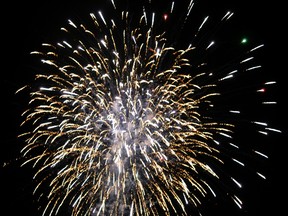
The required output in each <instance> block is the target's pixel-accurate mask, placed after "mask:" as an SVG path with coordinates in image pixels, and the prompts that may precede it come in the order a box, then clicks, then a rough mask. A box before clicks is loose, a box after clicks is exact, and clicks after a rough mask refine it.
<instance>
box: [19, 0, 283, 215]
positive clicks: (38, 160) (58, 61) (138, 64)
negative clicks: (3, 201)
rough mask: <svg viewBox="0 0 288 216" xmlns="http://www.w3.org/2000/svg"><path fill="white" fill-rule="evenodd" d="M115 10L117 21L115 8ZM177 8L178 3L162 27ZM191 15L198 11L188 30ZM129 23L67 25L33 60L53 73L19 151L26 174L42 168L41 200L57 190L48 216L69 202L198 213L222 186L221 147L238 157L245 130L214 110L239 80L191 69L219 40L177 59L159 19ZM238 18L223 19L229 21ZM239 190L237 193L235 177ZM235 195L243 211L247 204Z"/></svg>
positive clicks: (29, 114) (42, 82)
mask: <svg viewBox="0 0 288 216" xmlns="http://www.w3.org/2000/svg"><path fill="white" fill-rule="evenodd" d="M110 3H111V4H112V7H113V8H114V11H115V12H116V13H119V9H118V6H117V1H113V0H111V2H110ZM150 4H151V3H150ZM150 4H149V5H150ZM176 7H177V4H176V3H174V2H170V5H169V8H170V10H169V11H170V12H169V13H168V14H165V16H164V21H166V20H167V18H168V17H169V15H171V14H173V12H174V9H175V8H176ZM193 7H194V2H193V1H190V2H189V4H188V5H187V8H186V16H185V19H184V21H183V26H184V23H185V22H186V21H187V20H188V19H189V17H190V13H191V10H192V8H193ZM130 14H131V12H129V11H121V15H120V17H121V18H117V19H107V18H106V17H105V14H103V13H102V12H101V11H99V12H98V13H91V14H90V21H89V22H91V23H93V26H92V28H91V27H87V26H86V25H85V24H78V23H76V22H73V21H72V20H68V26H67V27H63V28H62V30H63V31H64V32H65V33H66V38H67V39H65V41H62V42H59V43H43V44H42V45H43V46H42V48H43V49H42V50H41V51H34V52H32V54H35V55H39V56H41V59H42V62H43V63H44V64H45V65H47V68H49V70H48V72H47V73H41V74H37V75H36V82H35V86H33V87H32V89H35V90H33V91H32V92H31V94H30V96H31V100H30V103H29V109H28V110H27V111H26V112H24V113H23V115H24V116H25V120H24V122H23V124H24V125H26V124H28V125H29V127H30V128H33V129H31V130H30V131H28V132H25V133H23V134H21V137H25V138H26V143H27V145H26V146H25V147H24V148H23V150H22V153H23V157H24V158H26V161H25V162H24V164H26V163H31V162H32V163H34V166H35V167H37V172H36V174H35V178H36V179H40V181H39V185H38V186H37V187H36V189H35V190H40V188H42V187H43V186H44V187H47V186H48V187H49V192H48V194H47V199H48V203H47V205H46V207H45V209H44V211H43V215H55V214H57V213H59V211H60V209H61V207H63V206H65V205H67V204H68V205H69V206H71V207H72V211H71V214H72V215H171V214H172V213H175V214H177V215H189V213H190V212H189V209H187V207H186V206H187V205H188V204H189V205H190V206H191V205H192V206H194V207H195V208H197V207H198V206H200V205H201V202H202V200H203V198H205V197H206V196H211V195H212V196H213V195H214V196H216V195H215V192H214V191H213V186H212V185H210V183H209V182H214V181H216V182H217V181H221V176H220V174H219V173H218V172H217V170H218V169H217V168H216V169H215V168H214V167H215V164H217V166H220V167H221V166H222V165H223V163H224V161H223V159H222V156H221V155H222V151H223V147H219V146H221V145H225V144H222V143H227V144H226V145H230V146H232V147H233V148H239V147H238V146H237V145H236V144H232V142H233V141H232V140H233V133H234V129H235V127H237V125H235V124H234V123H231V122H229V121H226V119H225V118H224V119H223V120H221V115H222V114H220V115H219V114H218V115H219V116H216V117H215V113H216V114H217V112H215V107H214V102H215V101H216V102H217V100H218V98H219V97H220V98H221V92H219V90H218V89H217V86H218V85H219V83H222V82H225V81H226V80H229V79H232V78H233V77H234V76H235V74H237V73H238V71H237V70H234V71H232V72H231V71H229V72H227V73H226V72H225V73H217V74H214V73H212V72H211V71H208V70H207V71H206V69H205V67H206V65H207V63H206V62H200V63H197V65H194V63H193V61H192V60H191V59H190V56H191V55H193V53H194V52H196V53H197V50H198V49H202V50H203V51H207V52H208V51H209V49H210V48H211V47H213V45H214V41H212V42H207V44H206V45H205V46H204V47H199V48H198V47H197V46H196V45H193V44H190V43H189V44H188V45H187V46H186V48H184V49H176V48H175V47H174V46H172V44H173V43H174V42H173V41H172V42H171V41H169V39H168V37H166V35H167V34H169V32H166V31H161V32H159V31H158V29H157V28H156V27H155V25H156V22H157V21H156V20H157V19H163V14H160V15H159V14H155V13H153V12H151V13H150V10H149V9H148V8H146V7H143V8H142V14H141V15H140V17H139V18H138V22H136V25H133V24H130V23H131V15H130ZM232 15H233V13H231V12H227V13H226V14H225V15H224V16H223V18H222V20H221V22H224V21H227V20H228V19H230V17H231V16H232ZM133 19H135V15H134V16H133ZM208 20H209V18H208V17H206V18H205V19H204V20H203V22H202V23H200V25H199V28H198V30H197V31H196V33H195V38H197V35H198V33H199V32H201V29H202V28H203V26H205V25H206V22H208ZM91 23H90V24H91ZM87 25H88V24H87ZM88 26H90V25H88ZM183 26H182V27H183ZM262 46H263V45H260V46H256V47H255V48H253V49H251V50H250V51H249V52H248V53H251V52H254V51H255V50H257V49H258V48H261V47H262ZM191 53H192V54H191ZM252 60H253V57H249V56H248V57H247V58H246V59H242V60H241V61H240V62H238V63H239V64H240V65H241V64H242V65H244V64H246V63H247V62H249V61H252ZM259 67H260V66H257V65H256V66H251V67H247V68H246V69H245V70H257V69H258V68H259ZM211 80H212V82H211ZM270 84H274V82H267V85H270ZM258 91H260V92H261V89H260V90H258ZM266 103H269V102H266ZM270 103H271V102H270ZM229 112H230V113H231V114H239V113H240V111H239V110H229V111H228V113H229ZM219 119H220V120H219ZM252 123H253V124H256V125H257V126H260V127H264V128H263V129H261V130H260V132H261V133H263V134H265V133H267V132H268V131H274V132H275V131H276V132H280V131H278V130H276V129H273V128H269V127H268V125H267V123H263V122H258V121H252ZM219 143H221V145H219ZM255 153H256V154H258V155H260V156H263V157H267V156H266V155H265V154H264V153H261V152H259V151H255ZM232 161H234V162H236V163H238V164H240V165H242V166H244V163H243V162H241V161H240V160H238V159H236V158H232ZM258 175H259V176H261V177H263V178H265V176H263V174H261V173H259V174H258ZM231 182H233V183H234V184H235V185H236V186H237V187H241V183H239V182H238V180H237V179H235V178H233V177H231ZM230 197H231V198H232V199H233V200H234V201H235V203H236V204H237V205H238V206H239V207H240V208H241V206H242V202H241V200H240V199H239V198H238V197H237V196H236V195H234V194H231V195H230Z"/></svg>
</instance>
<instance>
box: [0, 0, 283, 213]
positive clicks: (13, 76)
mask: <svg viewBox="0 0 288 216" xmlns="http://www.w3.org/2000/svg"><path fill="white" fill-rule="evenodd" d="M198 1H201V0H198ZM24 2H25V3H24ZM24 2H21V3H13V2H11V1H10V2H8V3H7V4H5V6H2V13H1V42H2V43H1V54H2V55H1V62H2V63H1V66H2V67H1V80H2V83H1V91H0V92H1V104H2V106H1V111H2V124H1V137H2V139H1V140H2V141H1V151H0V165H1V166H0V179H1V184H0V187H1V195H2V197H1V202H0V209H1V212H2V213H0V214H1V215H3V216H4V215H9V216H16V215H29V216H30V215H31V216H38V215H41V213H40V212H39V211H37V208H38V206H39V204H38V203H37V197H35V196H33V195H32V192H33V188H34V184H33V182H32V178H33V171H32V169H31V166H25V167H21V168H20V159H19V160H18V159H17V158H19V156H20V154H19V151H20V149H21V148H22V146H23V143H21V142H20V141H19V139H17V135H18V134H19V132H20V129H19V124H20V123H21V120H22V119H21V113H22V111H24V110H25V107H26V103H27V102H28V98H25V97H23V96H21V95H15V92H16V90H17V89H19V88H20V87H22V86H23V85H25V84H28V82H30V81H31V80H32V79H33V76H34V73H35V71H37V66H38V65H39V63H38V62H37V59H35V58H32V57H31V55H30V54H29V53H30V52H31V51H33V50H36V49H38V48H39V47H40V45H41V43H42V42H45V41H49V40H50V39H51V38H53V39H55V38H57V36H58V33H59V32H60V30H59V29H60V27H62V26H63V25H66V24H67V20H68V19H70V18H72V19H73V18H74V17H75V18H77V19H78V18H80V19H83V20H85V19H87V18H88V19H89V13H90V12H95V13H96V12H97V11H98V10H99V9H101V8H104V13H109V10H108V9H107V8H108V7H106V6H107V5H105V4H101V3H97V2H98V1H97V0H95V1H92V0H89V1H78V2H80V3H77V2H76V1H73V3H71V1H66V0H65V1H61V2H63V3H61V4H59V2H60V1H53V0H52V1H47V3H43V1H38V2H37V1H36V3H31V2H27V1H24ZM84 2H85V3H84ZM100 2H103V1H100ZM115 2H117V1H116V0H115ZM123 2H125V1H123ZM196 2H197V1H196ZM202 2H203V4H204V5H205V4H206V3H207V6H206V7H204V6H201V7H199V8H201V9H202V11H199V10H197V13H199V14H202V15H203V17H204V16H206V15H209V13H212V14H217V13H218V12H219V13H221V14H224V12H225V11H226V10H227V9H228V10H230V9H231V10H232V11H234V12H235V19H234V20H233V23H234V26H232V27H231V28H233V31H235V34H239V40H240V39H241V37H247V38H248V40H249V41H252V42H253V41H258V42H259V43H264V44H265V46H264V49H263V50H262V52H261V55H260V56H259V58H260V59H261V62H262V65H263V77H264V78H265V77H267V79H272V80H276V81H277V82H278V85H277V86H276V88H274V90H273V92H272V94H273V98H275V100H276V101H277V102H278V105H277V107H274V108H272V109H271V112H270V113H269V115H267V116H266V117H267V119H268V120H269V122H271V125H272V126H273V127H276V128H278V129H281V130H282V131H283V133H281V134H279V133H272V135H269V136H267V137H265V139H262V140H258V139H255V138H254V139H251V140H250V141H251V142H263V148H264V149H265V151H266V152H267V154H268V155H269V159H267V160H263V162H259V164H260V166H262V168H263V167H265V169H264V170H265V172H264V173H265V175H266V177H267V179H266V180H261V179H259V178H257V177H255V176H253V175H252V174H251V176H250V175H249V174H244V175H247V176H245V177H244V176H243V178H242V181H243V185H244V186H243V188H242V190H243V191H242V192H241V195H242V200H243V201H244V202H245V204H244V209H243V210H241V211H239V210H238V209H237V208H236V207H234V206H233V205H232V202H231V203H230V202H227V201H225V199H222V198H221V197H220V198H219V199H218V200H217V201H216V202H214V201H213V202H212V201H211V202H210V201H208V203H207V207H206V208H205V209H204V210H203V212H204V213H206V216H212V215H233V216H237V215H239V216H240V215H243V216H245V215H246V216H248V215H249V216H252V215H257V216H258V215H259V216H260V215H266V213H267V212H271V215H283V211H284V210H283V209H284V207H285V205H286V204H285V200H287V185H286V181H285V177H284V176H286V175H287V174H286V171H287V166H286V165H287V160H286V158H287V157H286V154H285V151H286V149H287V125H286V124H285V123H286V121H287V110H286V107H285V105H284V103H286V101H285V99H286V98H287V96H286V93H287V90H286V83H287V81H286V80H287V73H288V71H287V66H286V65H284V64H286V62H287V59H286V58H287V44H286V42H285V40H286V38H285V37H284V36H283V35H284V31H286V30H284V29H285V28H286V26H287V22H285V21H284V20H283V18H284V16H285V15H284V14H283V13H281V11H282V10H283V9H282V8H283V7H284V6H283V5H282V6H281V5H279V4H275V3H274V2H275V1H274V2H273V1H272V2H271V1H269V2H268V1H260V0H254V1H249V0H242V1H240V0H235V1H228V0H226V1H225V0H220V1H217V4H216V3H211V2H216V1H211V2H209V1H208V0H205V1H202ZM82 3H83V4H82ZM197 9H198V7H197ZM193 11H194V10H192V13H193ZM202 12H203V13H202ZM241 34H243V36H241ZM284 39H285V40H284ZM3 49H4V50H3ZM263 77H261V79H262V78H263ZM270 114H271V115H270ZM244 136H245V135H244ZM241 138H242V139H243V137H241ZM3 166H4V167H3ZM230 169H233V167H231V168H230ZM224 184H225V182H224ZM203 216H205V215H203Z"/></svg>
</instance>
